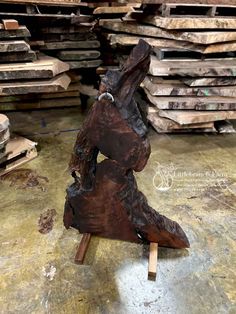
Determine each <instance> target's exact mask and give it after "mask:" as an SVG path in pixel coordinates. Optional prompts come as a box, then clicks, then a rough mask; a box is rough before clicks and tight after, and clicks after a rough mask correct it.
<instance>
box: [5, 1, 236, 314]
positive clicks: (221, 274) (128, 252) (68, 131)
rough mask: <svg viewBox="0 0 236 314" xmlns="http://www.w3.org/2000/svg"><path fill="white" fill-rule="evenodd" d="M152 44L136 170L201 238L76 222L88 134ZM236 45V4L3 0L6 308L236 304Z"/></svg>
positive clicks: (139, 93)
mask: <svg viewBox="0 0 236 314" xmlns="http://www.w3.org/2000/svg"><path fill="white" fill-rule="evenodd" d="M140 39H141V40H144V41H145V42H146V43H147V44H149V45H150V46H151V53H150V56H148V58H149V57H150V64H148V73H147V74H146V75H144V76H145V78H144V79H143V80H142V82H141V84H140V86H139V87H138V88H137V90H136V91H135V93H134V99H135V101H136V102H137V104H138V108H139V111H140V112H141V115H142V119H143V121H144V124H145V126H146V127H147V131H148V132H147V135H146V136H147V140H148V141H149V142H150V146H151V152H150V156H149V159H148V158H147V159H148V160H147V163H146V164H145V167H142V169H139V170H137V171H136V170H134V176H135V179H136V181H137V185H138V189H139V190H140V191H141V192H142V193H143V194H144V195H145V196H146V198H147V200H148V203H149V205H150V206H151V207H152V208H153V209H155V211H156V212H158V213H159V214H160V215H165V216H166V217H168V218H169V219H171V220H172V221H174V222H177V223H178V224H179V225H180V226H181V228H183V230H184V233H185V234H186V236H187V239H188V241H189V244H190V247H187V246H186V247H181V248H180V247H179V248H177V246H176V248H174V247H171V246H169V247H166V245H163V246H162V244H161V239H160V241H154V240H150V238H146V239H144V238H143V237H142V238H141V241H140V242H139V243H135V241H134V242H133V241H129V240H128V241H123V240H121V237H120V239H119V236H118V238H116V239H114V238H112V237H106V236H102V234H101V236H99V234H98V233H96V232H94V233H93V232H90V231H85V232H84V231H81V232H79V230H77V229H78V228H77V227H76V226H75V225H74V226H70V227H69V228H65V226H66V223H65V212H64V207H65V198H66V197H67V199H68V194H67V193H68V190H67V189H68V187H69V186H70V185H71V184H72V182H73V180H74V177H72V176H73V175H74V174H73V172H71V170H70V166H69V163H70V159H71V155H72V153H73V152H74V151H75V148H74V145H75V142H76V138H77V136H78V138H79V137H80V134H81V133H82V132H83V130H85V133H86V132H88V133H89V132H90V131H91V130H90V129H86V128H85V126H86V121H87V120H86V119H87V118H88V117H89V115H90V113H91V111H92V110H93V108H94V107H96V103H99V102H102V104H105V103H103V101H104V100H100V98H99V95H100V96H101V93H100V90H99V84H100V82H101V80H103V79H104V78H106V73H108V72H109V70H112V71H121V73H122V69H124V68H125V66H124V64H126V63H125V62H126V60H127V59H128V56H129V54H130V53H131V54H132V52H131V51H132V49H133V48H134V47H135V46H136V45H138V46H136V47H139V45H140V42H139V40H140ZM140 47H141V46H140ZM145 47H146V46H145ZM140 51H141V50H140ZM235 52H236V1H235V0H201V1H200V3H199V1H195V0H182V1H178V0H170V1H169V0H162V1H159V0H139V1H136V2H135V1H133V0H130V1H82V0H81V1H79V0H71V1H68V0H58V1H57V3H56V2H55V1H51V0H34V1H31V0H24V1H22V0H14V1H12V0H0V191H1V205H0V217H1V226H2V228H1V231H0V248H1V250H0V251H1V253H0V265H1V267H0V291H1V292H0V313H3V314H8V313H20V314H21V313H22V314H23V313H24V314H25V313H27V314H28V313H36V314H38V313H40V314H41V313H52V314H54V313H69V314H70V313H78V314H87V313H89V314H90V313H91V314H100V313H109V314H110V313H116V314H117V313H119V314H120V313H121V314H123V313H124V314H126V313H127V314H139V313H144V314H146V313H151V314H156V313H161V314H163V313H168V314H169V313H170V314H199V313H200V314H205V313H206V314H213V313H214V314H215V313H219V314H221V313H222V314H223V313H224V314H226V313H227V314H233V313H236V290H235V286H236V273H235V269H236V247H235V223H236V219H235V209H236V208H235V205H236V165H235V161H234V158H235V155H236V141H235V133H236V129H235V127H236V101H235V99H236V89H235V85H236V81H235V69H234V68H235V66H236V63H235V60H236V59H235ZM139 53H140V52H139ZM131 59H132V58H131ZM131 61H132V62H135V61H137V60H134V61H133V60H131ZM137 62H138V61H137ZM141 66H142V65H140V67H141ZM134 68H135V67H134ZM107 71H108V72H107ZM123 71H124V70H123ZM141 72H142V71H141ZM144 74H145V73H144ZM129 75H130V77H131V78H133V77H134V76H135V75H134V72H133V70H132V71H130V73H129ZM108 81H109V80H108ZM104 82H106V81H105V80H104ZM128 84H129V82H128V83H127V86H128ZM131 85H132V84H131ZM100 89H101V86H100ZM121 90H122V91H123V90H125V88H123V89H122V88H121ZM108 92H111V91H109V90H108ZM122 93H123V92H122ZM105 94H107V92H106V93H105ZM108 94H109V93H108ZM111 94H112V95H113V96H114V98H115V101H114V102H112V104H113V103H115V102H116V100H117V102H118V100H119V99H118V96H117V98H116V97H115V95H116V94H115V93H114V94H113V92H111ZM102 95H103V94H102ZM113 96H112V97H113ZM106 101H108V102H109V101H110V100H109V99H108V100H107V99H106V100H105V102H106ZM100 118H101V121H102V119H103V117H100ZM105 119H107V116H106V114H104V121H105ZM94 121H97V120H94ZM98 121H100V120H98ZM115 122H116V121H114V124H115ZM93 127H94V128H95V131H93V132H94V133H92V134H95V135H96V130H97V132H99V127H100V125H99V124H97V125H95V124H94V125H93ZM96 128H97V129H96ZM120 132H121V131H120V130H118V133H120ZM121 133H122V132H121ZM95 137H96V136H95ZM114 141H115V137H114ZM109 145H111V143H110V142H109V143H108V146H109ZM130 145H131V144H130ZM119 146H122V144H119V145H118V146H117V147H118V152H119ZM136 153H137V154H138V151H136ZM104 156H105V157H107V158H111V156H107V155H106V154H105V153H103V151H102V149H100V153H99V154H98V157H97V159H98V163H99V162H102V161H103V160H104V158H105V157H104ZM76 170H78V172H79V168H78V169H76ZM141 170H142V171H141ZM71 174H72V176H71ZM106 175H107V178H108V177H109V173H107V174H106ZM113 175H114V176H115V173H113ZM75 182H76V179H75ZM105 187H106V186H105ZM105 187H104V191H102V193H104V195H105V196H106V193H108V191H107V190H106V188H105ZM66 191H67V192H66ZM66 195H67V196H66ZM107 195H108V194H107ZM107 198H109V196H108V197H107ZM98 200H99V199H98ZM107 202H108V200H107ZM79 206H82V205H81V204H79V203H78V208H79ZM104 206H105V204H104ZM114 206H115V205H114ZM134 207H135V206H134ZM104 215H105V212H104ZM63 217H64V223H63ZM80 218H81V217H80ZM118 218H119V217H114V221H115V219H117V229H119V228H120V229H121V230H123V229H122V226H121V225H122V221H121V220H120V221H119V220H118ZM71 225H72V224H71ZM114 225H115V224H114ZM79 228H82V227H81V225H80V227H79ZM160 228H161V227H160ZM81 230H82V229H81ZM83 230H84V229H83ZM140 230H141V229H140ZM87 232H89V233H87ZM86 234H87V235H88V234H89V237H90V238H89V239H90V240H89V242H88V243H87V244H86V250H85V251H84V252H83V254H84V255H83V260H82V261H79V262H78V260H77V256H78V252H80V248H81V243H82V246H83V243H84V242H83V241H84V236H85V235H86ZM116 234H117V233H116ZM137 235H138V236H140V233H138V232H137ZM173 237H174V235H173ZM158 242H159V245H158ZM152 244H156V249H155V252H154V253H155V254H156V255H155V254H154V256H155V261H154V273H155V274H154V277H153V276H152V278H150V276H149V275H150V267H151V266H150V265H151V263H152V262H153V261H151V258H152V250H151V245H152ZM80 253H81V252H80ZM152 275H153V274H152Z"/></svg>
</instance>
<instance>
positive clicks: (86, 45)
mask: <svg viewBox="0 0 236 314" xmlns="http://www.w3.org/2000/svg"><path fill="white" fill-rule="evenodd" d="M99 47H100V42H99V41H98V40H86V41H59V42H46V43H45V45H44V46H43V47H41V50H61V49H94V48H99Z"/></svg>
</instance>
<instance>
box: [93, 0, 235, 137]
mask: <svg viewBox="0 0 236 314" xmlns="http://www.w3.org/2000/svg"><path fill="white" fill-rule="evenodd" d="M142 2H143V4H142V6H141V8H139V9H135V10H133V11H132V12H129V13H128V14H127V15H126V16H125V18H123V19H111V18H109V19H100V20H99V25H100V27H101V32H102V34H103V37H104V38H105V40H106V42H107V46H108V47H109V49H110V51H111V54H110V56H111V58H110V59H109V58H107V60H109V61H110V63H109V64H108V66H111V65H112V66H118V65H119V64H122V63H123V62H124V60H125V59H126V55H128V53H129V51H130V49H131V48H132V47H133V46H134V45H136V44H137V43H138V41H139V39H140V38H142V39H144V40H146V41H147V42H148V43H149V44H150V45H151V46H152V47H153V54H152V56H151V64H150V69H149V74H148V76H147V77H146V78H145V80H144V82H143V83H142V88H143V90H144V92H145V95H146V98H147V100H148V102H149V108H148V120H149V121H150V123H151V124H152V125H153V127H154V128H155V129H156V130H157V131H158V132H160V133H170V132H217V131H218V132H220V133H223V132H230V131H232V132H235V130H234V128H233V127H232V126H230V121H229V120H233V119H236V92H235V90H236V80H235V73H236V68H235V66H236V31H235V29H236V1H235V3H234V1H231V2H230V4H229V2H228V3H226V4H225V5H222V4H219V2H220V1H217V2H218V4H215V5H214V4H212V3H216V0H215V1H214V0H212V1H210V2H209V1H208V3H207V2H206V4H204V1H201V4H196V3H194V4H193V2H194V1H191V0H189V1H181V3H180V1H154V0H153V1H152V0H143V1H142ZM202 2H203V4H202ZM221 3H222V2H221ZM112 49H113V50H112ZM114 50H115V51H116V58H114V57H112V55H114ZM112 51H113V53H112ZM225 121H226V122H225Z"/></svg>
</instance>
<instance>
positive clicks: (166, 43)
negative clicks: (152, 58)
mask: <svg viewBox="0 0 236 314" xmlns="http://www.w3.org/2000/svg"><path fill="white" fill-rule="evenodd" d="M107 38H108V40H109V41H110V44H111V46H115V45H121V46H135V45H137V44H138V42H139V40H140V39H143V40H145V41H146V42H147V43H148V44H149V45H151V46H152V47H155V48H156V47H158V48H166V47H168V48H175V49H186V51H188V50H191V51H196V52H201V53H203V52H204V49H205V47H204V46H203V45H196V44H192V43H189V42H186V41H180V40H172V39H162V38H152V37H144V36H129V35H125V34H108V35H107Z"/></svg>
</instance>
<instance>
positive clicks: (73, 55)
mask: <svg viewBox="0 0 236 314" xmlns="http://www.w3.org/2000/svg"><path fill="white" fill-rule="evenodd" d="M100 55H101V54H100V52H99V51H97V50H66V51H59V52H58V53H57V57H58V58H59V59H61V60H78V61H80V60H91V59H97V58H99V57H100Z"/></svg>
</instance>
